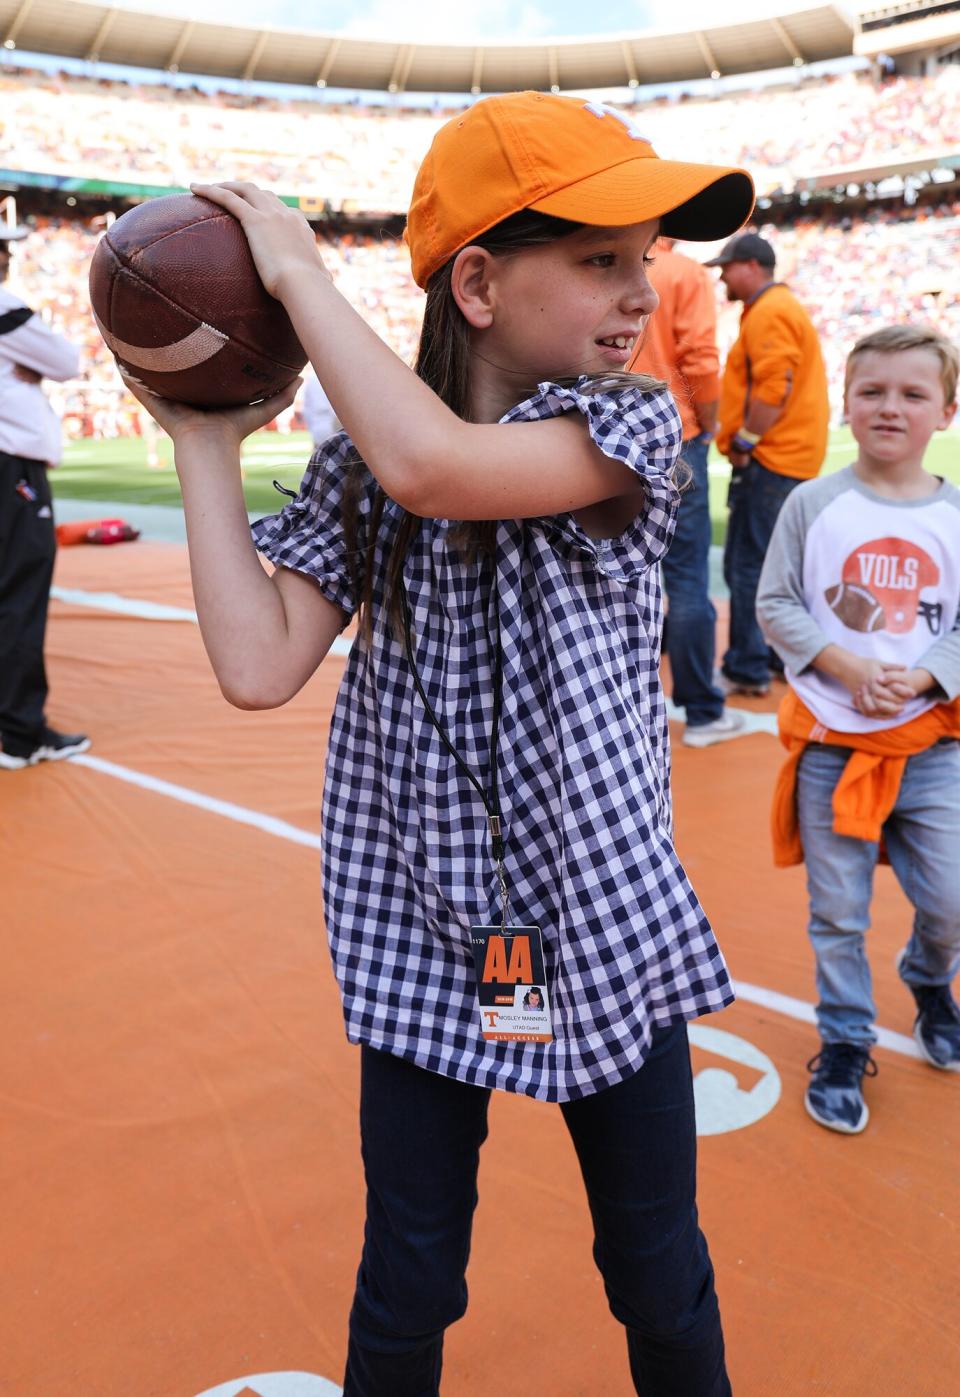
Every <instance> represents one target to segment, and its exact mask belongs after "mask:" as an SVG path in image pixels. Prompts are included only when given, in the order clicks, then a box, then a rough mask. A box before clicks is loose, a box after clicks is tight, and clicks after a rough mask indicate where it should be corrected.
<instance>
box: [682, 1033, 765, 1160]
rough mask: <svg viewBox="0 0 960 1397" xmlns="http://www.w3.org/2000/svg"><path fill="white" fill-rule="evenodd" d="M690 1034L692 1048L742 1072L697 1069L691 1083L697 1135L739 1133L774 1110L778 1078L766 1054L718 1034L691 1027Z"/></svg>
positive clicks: (708, 1066)
mask: <svg viewBox="0 0 960 1397" xmlns="http://www.w3.org/2000/svg"><path fill="white" fill-rule="evenodd" d="M688 1031H689V1035H690V1043H691V1046H692V1047H694V1048H700V1049H702V1051H703V1052H704V1053H709V1054H710V1055H711V1056H712V1057H718V1058H726V1059H727V1060H728V1062H730V1063H735V1064H736V1065H737V1066H738V1067H739V1068H740V1069H741V1071H740V1072H739V1073H738V1072H736V1071H735V1070H732V1069H731V1068H728V1067H723V1066H719V1065H716V1066H715V1065H714V1064H713V1063H709V1062H708V1063H707V1064H706V1065H702V1066H700V1070H699V1071H698V1072H697V1073H696V1076H695V1077H694V1079H693V1096H694V1101H695V1103H696V1110H697V1134H698V1135H724V1134H726V1133H727V1131H729V1130H742V1129H743V1128H744V1126H747V1125H756V1123H757V1121H759V1120H762V1119H763V1117H764V1116H765V1115H767V1114H768V1113H769V1112H770V1111H772V1110H773V1108H774V1106H776V1104H777V1102H778V1101H779V1100H780V1074H779V1073H778V1071H777V1069H776V1068H775V1067H774V1065H773V1063H772V1062H771V1061H770V1059H769V1058H768V1057H767V1055H766V1053H762V1052H761V1051H760V1049H759V1048H755V1047H754V1046H753V1044H752V1043H748V1042H747V1041H746V1039H745V1038H738V1037H737V1036H736V1034H734V1033H725V1032H724V1031H723V1030H722V1029H719V1028H705V1027H704V1025H703V1024H691V1025H690V1027H689V1030H688ZM758 1074H759V1075H758ZM741 1082H742V1083H743V1084H742V1085H741Z"/></svg>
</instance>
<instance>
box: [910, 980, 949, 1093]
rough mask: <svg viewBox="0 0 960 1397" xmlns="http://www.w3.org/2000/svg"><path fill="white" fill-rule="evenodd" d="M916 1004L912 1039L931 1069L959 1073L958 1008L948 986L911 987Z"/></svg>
mask: <svg viewBox="0 0 960 1397" xmlns="http://www.w3.org/2000/svg"><path fill="white" fill-rule="evenodd" d="M909 989H910V992H911V993H912V995H913V997H914V999H915V1000H916V1001H917V1010H918V1013H917V1021H916V1023H915V1024H914V1025H913V1036H914V1038H915V1039H916V1041H917V1046H918V1047H919V1049H920V1051H921V1052H922V1053H923V1055H924V1057H925V1058H926V1059H927V1061H928V1062H929V1064H930V1066H931V1067H939V1068H940V1070H941V1071H942V1072H960V1007H958V1005H957V1002H956V1000H955V999H954V997H953V995H952V994H951V993H950V986H949V985H910V986H909Z"/></svg>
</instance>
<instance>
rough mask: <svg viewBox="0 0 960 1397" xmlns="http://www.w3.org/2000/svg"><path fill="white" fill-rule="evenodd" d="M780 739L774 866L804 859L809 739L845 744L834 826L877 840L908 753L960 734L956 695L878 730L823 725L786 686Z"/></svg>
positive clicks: (773, 826)
mask: <svg viewBox="0 0 960 1397" xmlns="http://www.w3.org/2000/svg"><path fill="white" fill-rule="evenodd" d="M777 724H778V728H779V733H780V741H781V742H782V743H783V745H784V747H786V749H787V752H788V753H789V755H788V757H787V760H786V761H785V762H784V764H783V766H782V767H781V768H780V774H779V776H778V777H777V784H776V786H775V788H774V792H773V809H772V811H771V829H772V834H773V861H774V863H775V864H776V866H777V868H789V867H790V865H791V864H795V863H803V844H802V843H801V840H800V826H799V821H798V819H797V766H798V763H799V761H800V758H801V756H802V755H803V749H804V748H805V747H806V746H807V744H808V743H810V742H823V743H827V744H829V745H830V746H834V747H850V748H852V749H853V750H852V751H851V753H850V759H849V761H848V762H847V764H846V766H845V767H844V769H843V773H842V775H841V777H840V780H839V781H838V782H837V784H836V787H835V789H834V792H833V830H834V833H835V834H846V835H851V836H852V837H853V838H854V839H870V840H879V839H880V837H881V834H882V831H883V824H884V821H885V820H886V819H887V816H888V815H889V814H890V812H891V810H892V809H893V807H894V805H895V804H896V801H897V796H898V794H899V792H900V782H901V781H902V779H903V772H904V768H905V766H906V764H907V758H908V757H913V756H916V754H917V753H918V752H925V751H926V749H927V748H928V747H932V746H933V744H934V743H935V742H938V741H939V740H940V738H941V737H955V738H960V698H957V699H954V700H953V701H952V702H951V703H938V704H937V705H936V706H935V707H934V708H930V709H928V710H927V712H926V713H921V714H920V716H919V717H918V718H914V719H913V720H912V721H911V722H909V723H904V724H902V726H900V727H897V728H883V729H881V730H879V731H877V732H836V731H834V730H833V729H832V728H825V727H824V726H823V724H822V723H821V722H819V721H818V719H817V718H816V716H815V715H814V714H813V713H811V712H810V709H809V708H808V707H807V706H806V704H805V703H804V702H803V701H802V700H801V699H799V698H798V697H797V695H796V694H795V693H794V692H793V690H792V689H791V690H790V691H789V692H788V693H787V694H786V696H785V697H784V699H783V702H782V703H781V704H780V710H779V712H778V714H777Z"/></svg>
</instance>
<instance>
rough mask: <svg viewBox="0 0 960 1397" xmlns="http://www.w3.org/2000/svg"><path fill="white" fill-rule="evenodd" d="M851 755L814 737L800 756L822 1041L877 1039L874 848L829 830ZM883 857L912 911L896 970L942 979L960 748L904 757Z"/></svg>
mask: <svg viewBox="0 0 960 1397" xmlns="http://www.w3.org/2000/svg"><path fill="white" fill-rule="evenodd" d="M849 755H850V752H849V749H848V748H846V747H833V746H827V745H825V744H821V743H810V745H809V746H808V747H806V748H805V749H804V752H803V756H802V757H801V759H800V767H799V771H798V776H797V810H798V814H799V818H800V837H801V840H802V841H803V854H804V860H805V862H806V867H807V889H808V892H809V894H810V924H809V932H810V940H811V941H812V943H813V949H814V953H815V955H816V958H817V994H818V997H819V1003H818V1005H817V1024H818V1026H819V1029H820V1036H821V1038H822V1039H823V1041H824V1042H825V1043H858V1044H860V1045H862V1046H863V1047H869V1046H870V1045H871V1044H873V1043H875V1042H876V1041H877V1036H876V1033H875V1032H874V1029H873V1025H874V1021H875V1019H876V1009H875V1007H874V1002H873V990H872V985H871V979H870V966H869V964H868V962H867V957H866V951H865V949H864V933H865V932H866V930H867V927H868V926H869V925H870V901H871V898H872V895H873V870H874V868H875V867H876V863H877V855H878V852H879V846H878V845H877V844H876V843H871V842H870V841H869V840H865V839H853V838H851V837H849V836H847V835H842V834H834V832H833V809H832V805H831V800H832V797H833V790H834V787H835V786H836V784H837V781H838V780H839V779H840V774H841V772H842V771H843V768H844V766H845V764H846V761H847V758H848V757H849ZM883 833H884V840H885V843H886V846H887V853H888V855H889V858H890V863H891V865H892V867H893V871H894V873H895V874H896V876H897V880H898V882H899V884H900V886H901V888H902V889H903V891H904V893H905V894H906V896H907V898H908V899H909V901H910V902H911V903H912V905H913V908H914V918H913V930H912V934H911V936H910V939H909V941H908V942H907V949H906V954H905V955H904V957H903V959H902V961H901V962H900V976H901V978H902V979H903V980H904V981H905V983H906V984H907V985H948V984H949V983H950V981H951V980H952V978H953V976H954V975H955V974H956V973H957V970H958V969H960V891H958V888H960V744H958V743H956V742H940V743H937V744H936V745H935V746H933V747H928V748H927V750H926V751H925V752H919V753H918V754H917V755H916V756H914V757H910V758H909V759H908V760H907V765H906V770H905V771H904V775H903V781H902V783H901V786H900V793H899V795H898V797H897V802H896V805H895V806H894V807H893V811H892V813H891V815H890V817H889V819H888V820H887V822H886V824H885V825H884V831H883Z"/></svg>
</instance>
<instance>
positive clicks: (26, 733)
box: [0, 224, 90, 771]
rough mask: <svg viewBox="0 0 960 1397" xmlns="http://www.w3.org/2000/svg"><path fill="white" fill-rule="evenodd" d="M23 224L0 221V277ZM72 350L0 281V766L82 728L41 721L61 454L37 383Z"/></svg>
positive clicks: (64, 747) (63, 749) (61, 374)
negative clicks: (54, 469) (52, 474)
mask: <svg viewBox="0 0 960 1397" xmlns="http://www.w3.org/2000/svg"><path fill="white" fill-rule="evenodd" d="M26 235H27V229H26V228H17V227H10V226H9V225H5V224H0V283H2V282H3V281H5V280H6V276H7V272H8V271H9V267H10V244H11V243H12V242H18V241H19V240H20V239H21V238H25V237H26ZM79 368H80V356H79V354H78V352H77V351H76V350H75V349H74V348H73V346H72V345H70V344H69V343H68V342H67V341H66V340H65V339H64V338H63V336H62V335H57V334H54V332H53V331H52V330H50V329H49V328H48V327H47V326H46V325H44V323H43V321H42V320H41V319H40V317H39V315H37V314H36V313H35V312H34V311H32V310H31V309H30V307H29V306H26V305H24V303H23V302H22V301H21V300H20V299H19V298H18V297H17V296H15V295H14V294H13V293H12V292H11V291H9V290H8V289H7V288H6V287H5V286H3V285H0V769H6V770H8V771H15V770H17V769H18V768H22V767H25V766H33V765H35V763H37V762H39V761H55V760H58V759H59V758H62V757H69V756H73V755H74V753H76V752H83V751H85V750H86V749H87V748H88V747H89V746H90V741H89V739H88V738H86V737H84V736H83V735H82V734H75V735H69V736H68V735H67V734H66V733H61V732H56V731H55V730H54V729H53V728H51V727H50V726H49V725H48V723H47V720H46V714H45V711H44V710H45V707H46V700H47V677H46V669H45V666H44V662H43V643H44V635H45V632H46V627H47V605H48V602H49V598H50V583H51V581H52V579H53V560H54V555H55V553H56V538H55V534H54V529H53V507H52V502H51V496H50V485H49V482H48V480H47V469H48V467H50V466H55V465H57V464H58V463H59V461H60V457H61V454H62V444H61V438H60V423H59V422H58V421H57V418H56V414H55V413H54V411H53V409H52V407H51V406H50V404H49V402H48V401H47V399H46V396H45V394H44V392H43V389H42V388H41V386H40V385H41V382H42V380H43V379H44V378H53V379H56V380H57V381H58V382H60V383H62V382H64V380H66V379H68V378H73V377H74V376H75V375H76V374H77V373H78V372H79Z"/></svg>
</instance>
